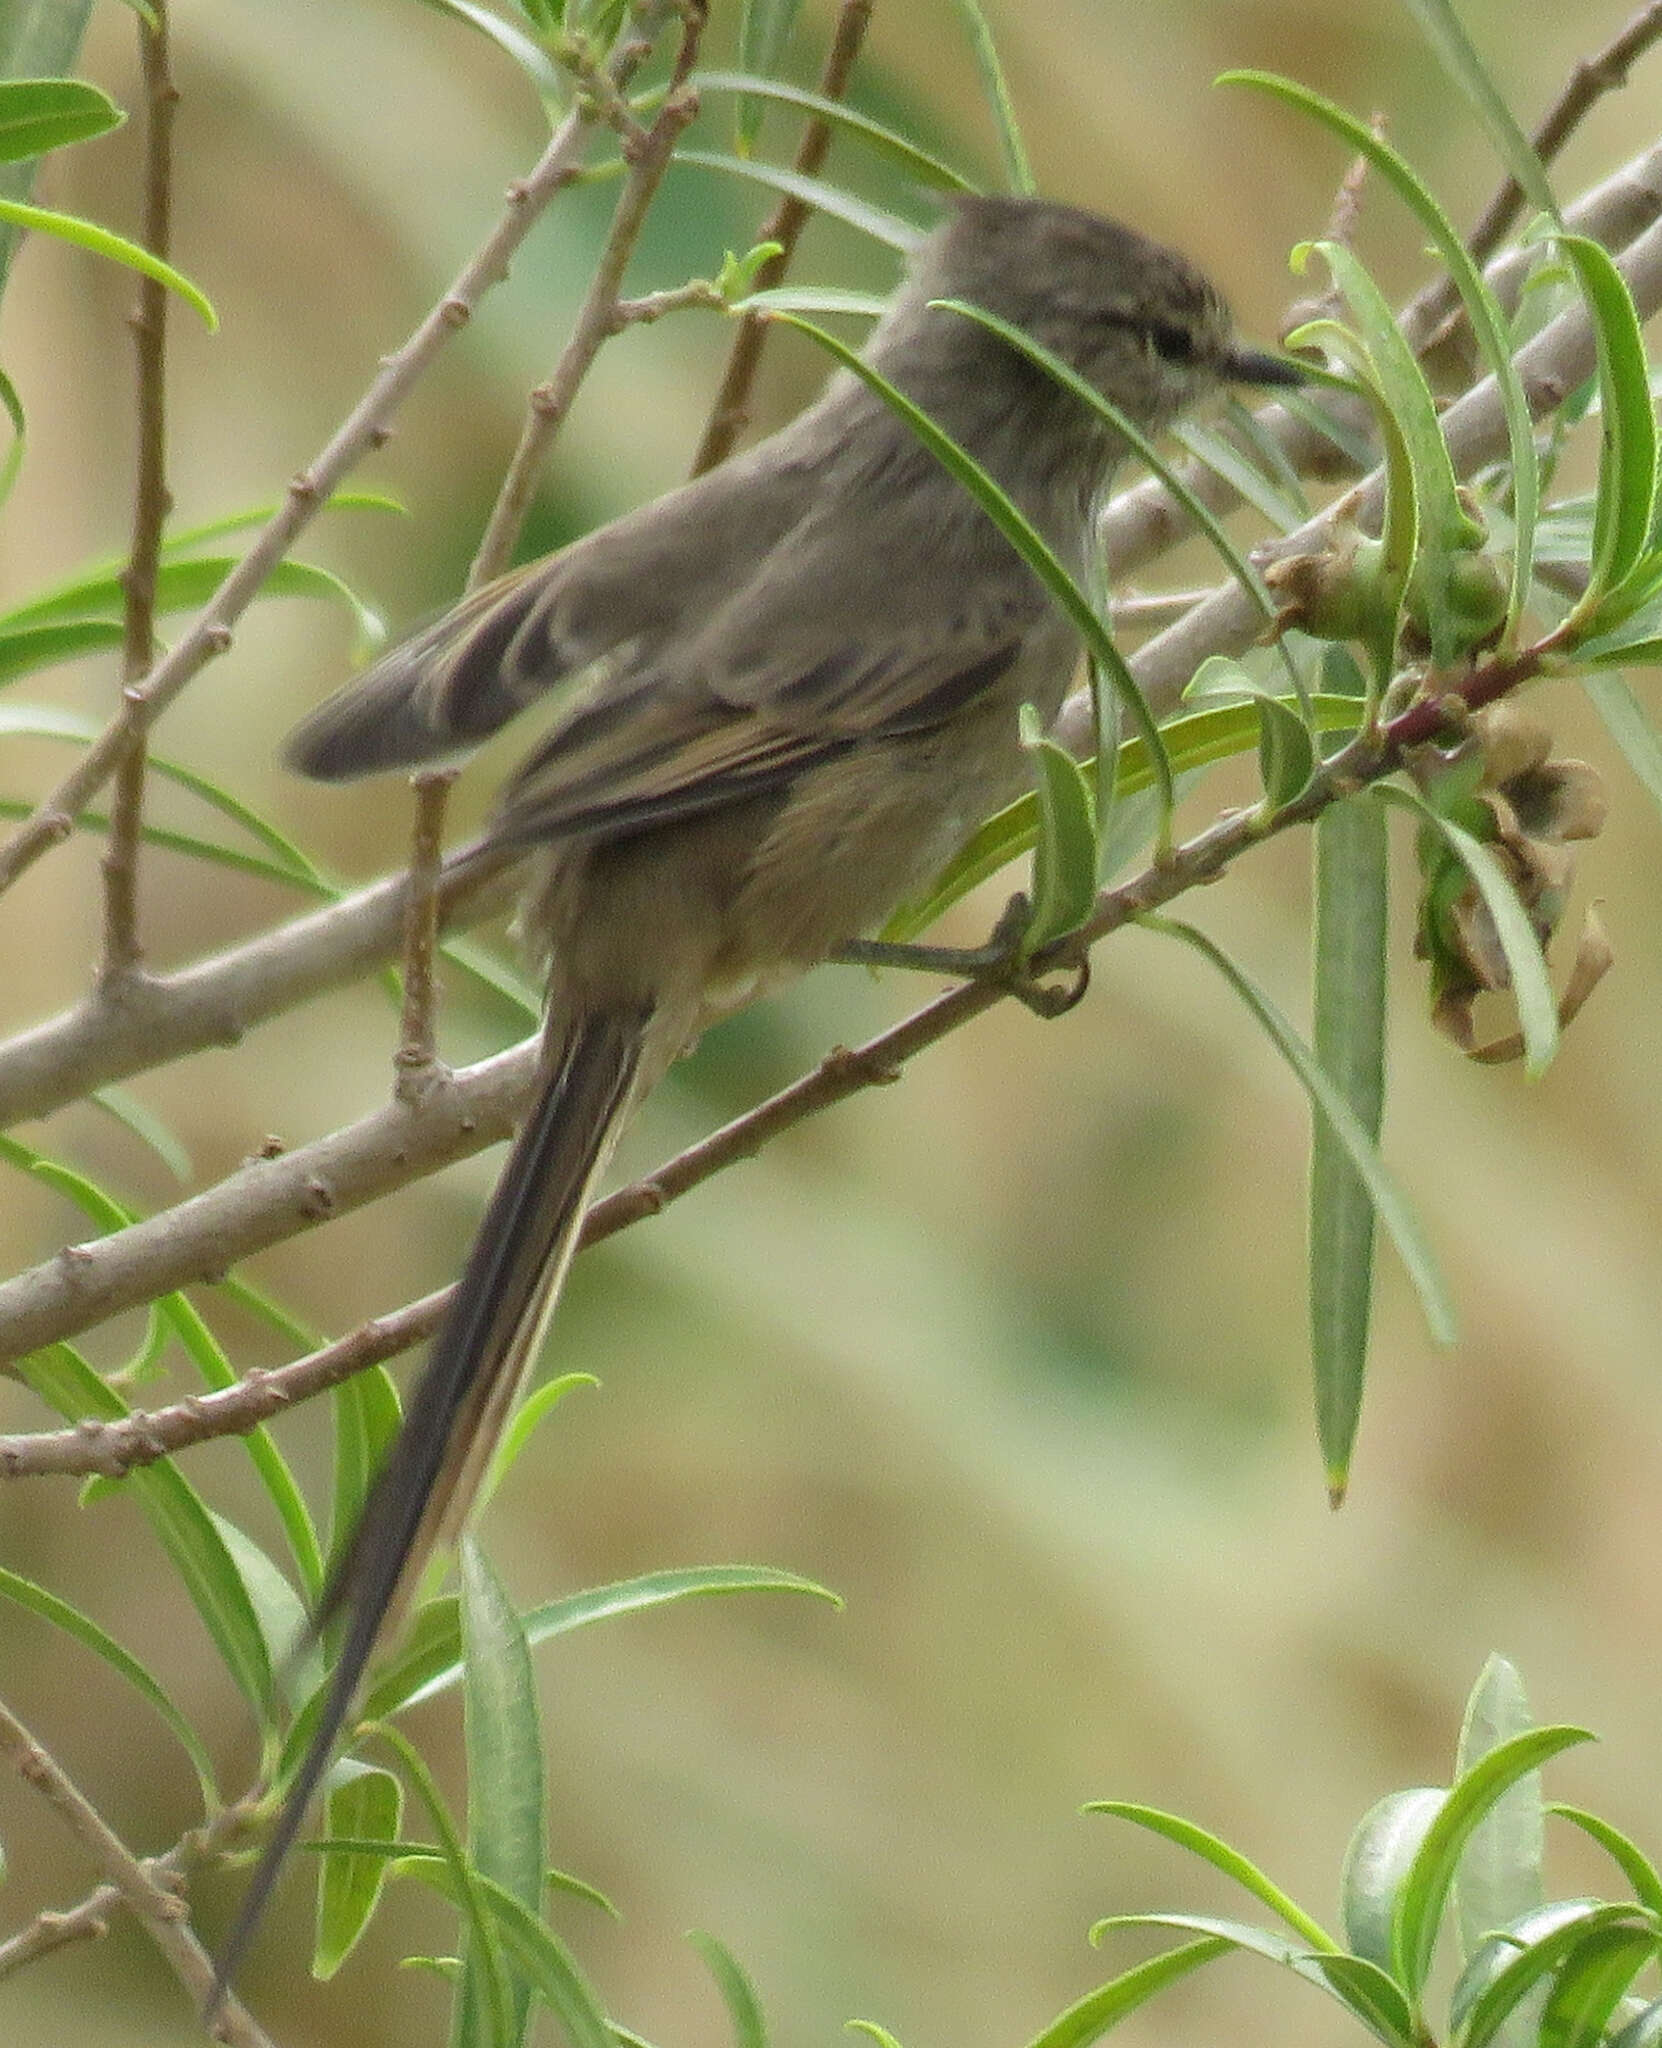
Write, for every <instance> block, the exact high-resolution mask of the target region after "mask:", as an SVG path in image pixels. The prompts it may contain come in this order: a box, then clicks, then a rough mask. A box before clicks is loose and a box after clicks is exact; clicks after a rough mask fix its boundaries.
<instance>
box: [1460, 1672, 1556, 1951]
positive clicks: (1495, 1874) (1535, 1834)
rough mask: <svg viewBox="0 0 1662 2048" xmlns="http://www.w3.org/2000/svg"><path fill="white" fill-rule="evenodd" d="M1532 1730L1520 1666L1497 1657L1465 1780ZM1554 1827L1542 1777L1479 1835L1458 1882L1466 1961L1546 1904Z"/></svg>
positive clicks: (1478, 1694)
mask: <svg viewBox="0 0 1662 2048" xmlns="http://www.w3.org/2000/svg"><path fill="white" fill-rule="evenodd" d="M1531 1726H1532V1722H1531V1718H1530V1712H1529V1700H1528V1696H1527V1695H1526V1694H1525V1692H1524V1684H1523V1679H1522V1677H1521V1676H1520V1675H1519V1672H1518V1668H1517V1666H1516V1665H1515V1664H1512V1663H1510V1662H1508V1660H1507V1659H1506V1658H1505V1657H1501V1656H1491V1657H1490V1658H1489V1659H1488V1661H1487V1662H1486V1663H1485V1664H1484V1666H1483V1669H1482V1671H1481V1672H1480V1673H1479V1674H1478V1680H1477V1683H1476V1685H1474V1686H1473V1687H1472V1693H1471V1698H1470V1699H1469V1700H1467V1702H1466V1714H1465V1719H1464V1721H1463V1722H1462V1723H1461V1728H1460V1746H1459V1749H1458V1750H1457V1751H1456V1754H1455V1766H1456V1771H1457V1774H1458V1775H1459V1776H1461V1777H1464V1776H1465V1774H1466V1773H1467V1772H1468V1771H1469V1770H1471V1769H1472V1767H1473V1766H1474V1765H1475V1764H1477V1763H1479V1762H1481V1760H1482V1759H1483V1758H1484V1757H1486V1756H1487V1755H1488V1754H1489V1752H1490V1751H1491V1750H1493V1749H1498V1748H1499V1747H1500V1745H1501V1744H1502V1743H1503V1742H1510V1741H1511V1740H1512V1738H1513V1737H1514V1736H1516V1735H1522V1734H1524V1733H1525V1731H1526V1730H1527V1729H1528V1728H1530V1727H1531ZM1545 1857H1546V1819H1545V1815H1544V1813H1543V1810H1542V1806H1541V1774H1540V1773H1539V1771H1530V1772H1528V1773H1527V1774H1526V1775H1525V1776H1523V1777H1521V1778H1520V1779H1519V1780H1518V1782H1517V1783H1516V1784H1515V1785H1514V1786H1512V1788H1511V1790H1510V1791H1507V1792H1503V1793H1502V1794H1501V1796H1500V1798H1499V1799H1497V1800H1496V1801H1495V1803H1494V1805H1493V1806H1492V1807H1491V1808H1490V1809H1489V1811H1488V1813H1487V1814H1485V1815H1484V1817H1483V1819H1482V1820H1481V1821H1479V1822H1478V1824H1477V1826H1476V1827H1475V1828H1474V1829H1473V1830H1472V1836H1471V1840H1470V1841H1469V1842H1468V1843H1467V1844H1466V1851H1465V1854H1464V1855H1463V1856H1462V1857H1461V1859H1460V1874H1459V1877H1458V1878H1457V1879H1456V1882H1455V1893H1454V1896H1455V1914H1456V1925H1457V1927H1458V1931H1459V1936H1460V1953H1461V1956H1462V1957H1463V1958H1464V1957H1470V1956H1471V1955H1473V1954H1474V1953H1475V1952H1476V1950H1477V1947H1478V1944H1479V1943H1480V1942H1481V1941H1482V1940H1483V1937H1484V1936H1485V1935H1486V1934H1488V1933H1489V1932H1490V1931H1491V1930H1492V1929H1493V1928H1496V1927H1507V1926H1510V1925H1511V1923H1512V1922H1513V1921H1514V1920H1518V1919H1521V1918H1522V1917H1523V1915H1524V1914H1526V1913H1532V1912H1534V1911H1536V1910H1537V1909H1538V1908H1539V1907H1540V1906H1541V1905H1542V1904H1544V1902H1545V1899H1546V1891H1545V1887H1544V1885H1543V1882H1542V1875H1541V1870H1542V1864H1543V1862H1544V1861H1545Z"/></svg>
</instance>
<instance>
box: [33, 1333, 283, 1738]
mask: <svg viewBox="0 0 1662 2048" xmlns="http://www.w3.org/2000/svg"><path fill="white" fill-rule="evenodd" d="M17 1370H18V1371H19V1373H20V1374H21V1375H22V1376H23V1378H24V1379H26V1380H27V1381H28V1383H29V1385H30V1386H31V1387H32V1388H33V1389H34V1391H35V1392H36V1393H37V1394H38V1395H39V1396H40V1398H41V1399H42V1400H43V1401H45V1402H46V1403H47V1404H48V1405H49V1406H50V1407H52V1408H55V1409H56V1410H57V1412H58V1413H59V1414H60V1415H61V1416H62V1417H63V1418H64V1420H65V1421H66V1422H79V1421H81V1420H82V1419H83V1418H84V1417H91V1418H92V1419H94V1420H96V1421H99V1422H119V1421H120V1420H121V1419H122V1418H123V1417H124V1416H126V1415H127V1414H128V1413H129V1412H130V1411H129V1409H128V1407H127V1404H126V1402H125V1401H123V1400H122V1399H121V1396H120V1395H119V1394H117V1393H116V1392H115V1391H114V1389H113V1388H111V1387H108V1386H106V1385H105V1384H104V1382H103V1381H102V1380H101V1379H100V1378H99V1377H98V1375H97V1373H95V1372H94V1371H93V1370H92V1368H91V1366H90V1365H88V1364H87V1362H86V1360H85V1359H84V1358H82V1357H81V1356H80V1355H79V1354H78V1353H77V1352H75V1351H74V1350H72V1349H71V1348H70V1346H69V1345H67V1344H54V1345H51V1346H50V1347H49V1348H48V1349H46V1350H45V1351H37V1352H36V1353H35V1354H34V1355H33V1356H32V1357H31V1358H28V1359H26V1360H24V1361H23V1362H22V1363H21V1364H20V1365H19V1366H18V1368H17ZM121 1483H122V1485H123V1486H128V1487H131V1488H132V1490H133V1492H134V1494H135V1496H136V1497H137V1498H138V1500H140V1501H141V1502H142V1503H143V1506H144V1510H145V1513H146V1514H147V1515H148V1517H149V1519H150V1523H151V1526H152V1527H153V1528H154V1530H155V1532H156V1535H157V1538H158V1539H159V1541H160V1542H161V1544H162V1547H163V1548H164V1549H165V1550H166V1552H167V1554H168V1557H169V1559H170V1560H171V1561H172V1564H173V1568H174V1570H175V1571H176V1572H177V1573H178V1574H179V1577H180V1580H181V1581H182V1582H183V1584H184V1587H185V1590H186V1592H187V1593H188V1594H189V1596H190V1599H191V1602H192V1604H193V1605H194V1606H195V1608H196V1611H197V1613H198V1614H199V1615H200V1616H201V1618H202V1623H203V1626H204V1627H205V1628H206V1629H207V1631H208V1634H209V1636H210V1637H211V1638H212V1640H213V1644H214V1647H215V1648H216V1649H217V1650H218V1651H219V1654H220V1656H221V1658H222V1659H223V1660H224V1663H225V1668H226V1669H227V1670H228V1671H229V1672H230V1674H231V1676H232V1678H233V1680H234V1681H235V1682H236V1685H237V1687H238V1689H239V1690H240V1692H241V1693H242V1695H243V1697H244V1698H245V1699H246V1700H247V1701H248V1703H249V1705H250V1706H251V1707H252V1708H253V1709H254V1712H255V1714H256V1716H257V1717H258V1719H259V1722H260V1725H261V1727H263V1728H268V1727H269V1726H270V1725H271V1721H272V1714H273V1700H274V1688H273V1684H272V1672H271V1658H270V1655H269V1653H268V1651H267V1649H266V1642H265V1636H264V1634H263V1633H262V1631H261V1628H260V1624H259V1621H258V1619H257V1617H256V1615H255V1613H254V1606H253V1602H252V1601H251V1600H250V1598H249V1595H248V1588H247V1587H246V1586H245V1585H244V1584H243V1581H242V1575H241V1573H240V1572H239V1571H238V1570H237V1568H236V1566H235V1564H234V1563H233V1562H232V1560H231V1556H230V1553H229V1552H228V1551H227V1550H226V1547H225V1542H224V1538H223V1537H222V1536H221V1535H220V1533H219V1529H218V1527H217V1526H216V1524H215V1522H214V1518H213V1516H212V1515H211V1514H210V1513H209V1512H208V1509H207V1506H206V1505H205V1503H204V1502H203V1500H202V1498H201V1496H200V1495H199V1494H198V1493H197V1491H196V1489H195V1488H194V1487H193V1486H191V1485H190V1483H189V1482H188V1481H187V1480H186V1479H185V1477H184V1476H183V1474H182V1473H181V1472H180V1471H179V1470H178V1468H177V1467H176V1466H175V1465H174V1464H173V1462H172V1461H171V1460H170V1459H162V1460H161V1461H160V1462H158V1463H157V1464H154V1465H146V1466H143V1467H141V1468H140V1469H138V1470H136V1471H134V1472H131V1473H129V1474H128V1476H127V1477H126V1478H125V1479H124V1480H123V1481H122V1482H121Z"/></svg>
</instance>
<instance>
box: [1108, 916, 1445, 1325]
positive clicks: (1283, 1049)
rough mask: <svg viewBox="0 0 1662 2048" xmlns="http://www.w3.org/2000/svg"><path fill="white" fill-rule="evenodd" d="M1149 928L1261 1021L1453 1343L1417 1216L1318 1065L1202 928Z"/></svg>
mask: <svg viewBox="0 0 1662 2048" xmlns="http://www.w3.org/2000/svg"><path fill="white" fill-rule="evenodd" d="M1138 922H1139V923H1141V924H1145V925H1147V926H1148V927H1149V929H1150V930H1153V931H1160V932H1165V933H1167V934H1169V935H1170V936H1171V937H1173V938H1179V939H1181V940H1182V941H1183V942H1184V944H1185V945H1189V946H1193V947H1194V949H1195V951H1196V952H1198V953H1201V954H1203V955H1204V956H1205V957H1206V958H1207V959H1208V960H1210V961H1211V962H1212V964H1213V966H1214V967H1216V968H1217V970H1218V972H1219V973H1220V974H1222V975H1223V977H1224V979H1225V980H1226V981H1227V982H1228V983H1229V985H1230V986H1231V987H1232V988H1233V989H1234V990H1235V992H1236V994H1237V995H1238V996H1239V997H1240V998H1241V1000H1242V1001H1243V1002H1244V1003H1245V1004H1246V1005H1247V1007H1248V1009H1249V1010H1251V1012H1252V1014H1253V1015H1254V1016H1255V1017H1256V1018H1257V1019H1258V1022H1259V1023H1260V1024H1261V1025H1262V1026H1263V1028H1264V1032H1265V1035H1266V1036H1267V1037H1268V1038H1269V1041H1270V1043H1271V1044H1272V1045H1273V1046H1274V1047H1275V1049H1276V1051H1277V1052H1279V1053H1280V1054H1281V1056H1282V1058H1283V1059H1284V1060H1285V1061H1286V1062H1287V1064H1288V1066H1290V1067H1291V1068H1292V1070H1293V1072H1294V1074H1295V1075H1296V1076H1297V1077H1298V1079H1299V1081H1300V1082H1301V1083H1302V1085H1303V1087H1304V1091H1305V1093H1306V1094H1307V1095H1308V1096H1309V1098H1310V1100H1311V1103H1312V1104H1313V1106H1314V1107H1315V1108H1316V1110H1317V1111H1318V1112H1319V1114H1320V1115H1321V1116H1322V1117H1324V1118H1325V1119H1326V1121H1327V1123H1328V1124H1329V1125H1330V1126H1331V1128H1332V1131H1333V1135H1334V1137H1335V1138H1336V1139H1337V1140H1338V1141H1339V1143H1340V1144H1341V1145H1342V1146H1343V1147H1344V1149H1345V1152H1346V1154H1347V1155H1348V1157H1349V1159H1350V1163H1351V1164H1352V1165H1353V1166H1354V1167H1355V1168H1356V1171H1357V1173H1358V1175H1359V1176H1360V1177H1361V1180H1362V1183H1363V1185H1364V1186H1365V1187H1366V1188H1367V1190H1368V1195H1369V1198H1370V1199H1371V1201H1372V1202H1373V1205H1374V1208H1375V1210H1376V1211H1377V1213H1378V1216H1379V1220H1380V1221H1381V1222H1382V1223H1383V1224H1384V1226H1385V1228H1386V1231H1387V1232H1388V1233H1389V1235H1390V1238H1391V1241H1392V1243H1393V1244H1394V1245H1395V1246H1396V1248H1397V1254H1398V1256H1399V1257H1400V1258H1401V1260H1402V1263H1403V1266H1404V1267H1405V1268H1406V1270H1407V1273H1408V1277H1409V1279H1410V1280H1411V1281H1412V1282H1413V1284H1414V1291H1415V1293H1416V1294H1417V1295H1418V1296H1419V1301H1420V1308H1421V1311H1422V1313H1423V1314H1424V1316H1425V1319H1426V1324H1427V1327H1428V1328H1429V1329H1430V1331H1431V1334H1432V1336H1433V1337H1435V1338H1436V1339H1437V1341H1438V1343H1439V1344H1452V1343H1453V1342H1454V1310H1453V1307H1452V1305H1451V1304H1450V1301H1449V1298H1448V1291H1447V1289H1446V1288H1445V1287H1444V1285H1443V1279H1442V1275H1441V1274H1440V1273H1439V1272H1438V1270H1437V1265H1436V1261H1435V1260H1434V1259H1433V1257H1432V1255H1431V1248H1430V1246H1429V1245H1428V1244H1427V1243H1426V1241H1425V1238H1424V1236H1423V1234H1422V1233H1421V1230H1420V1226H1419V1222H1418V1219H1417V1218H1416V1217H1415V1215H1414V1213H1413V1211H1412V1210H1411V1209H1410V1208H1409V1206H1408V1204H1407V1202H1406V1201H1405V1200H1404V1199H1403V1197H1402V1195H1401V1193H1400V1192H1399V1190H1398V1188H1397V1186H1396V1183H1395V1182H1394V1181H1393V1180H1392V1179H1391V1177H1390V1175H1389V1173H1387V1171H1386V1169H1385V1162H1384V1161H1383V1160H1382V1159H1381V1158H1380V1156H1379V1150H1378V1147H1377V1146H1376V1145H1375V1144H1374V1142H1373V1140H1372V1139H1371V1138H1370V1137H1369V1136H1368V1134H1367V1132H1366V1131H1365V1130H1364V1129H1363V1128H1362V1126H1361V1124H1360V1123H1359V1122H1358V1121H1357V1119H1356V1115H1355V1112H1354V1111H1353V1110H1352V1109H1351V1107H1350V1104H1349V1103H1348V1102H1346V1101H1345V1099H1344V1097H1343V1096H1342V1095H1341V1094H1340V1093H1339V1091H1338V1089H1336V1088H1335V1087H1334V1085H1333V1083H1332V1082H1331V1081H1330V1080H1329V1079H1328V1078H1327V1076H1326V1074H1325V1073H1323V1071H1322V1068H1321V1064H1320V1062H1319V1061H1318V1060H1317V1058H1316V1056H1315V1054H1314V1053H1313V1052H1312V1051H1311V1050H1310V1048H1309V1046H1307V1045H1306V1044H1305V1043H1304V1041H1303V1039H1302V1038H1300V1037H1299V1035H1298V1033H1297V1032H1296V1031H1295V1030H1294V1029H1293V1027H1292V1026H1291V1025H1290V1024H1289V1023H1288V1022H1287V1020H1286V1018H1285V1017H1284V1016H1283V1015H1282V1014H1281V1012H1280V1010H1279V1009H1277V1007H1276V1006H1275V1004H1274V1003H1272V1002H1271V1001H1270V999H1269V997H1268V996H1267V995H1266V994H1265V992H1264V991H1263V990H1262V989H1261V988H1260V987H1259V986H1258V984H1257V983H1256V982H1255V981H1254V980H1253V979H1252V978H1251V976H1250V975H1248V974H1246V973H1245V972H1244V971H1243V970H1242V969H1241V968H1240V967H1238V966H1237V965H1236V964H1235V962H1234V961H1233V960H1231V959H1230V958H1229V956H1228V954H1227V953H1225V952H1224V951H1223V950H1222V948H1221V947H1219V946H1218V945H1216V944H1215V943H1214V942H1213V941H1212V940H1211V939H1209V938H1207V936H1206V935H1205V933H1204V932H1201V931H1198V930H1197V929H1196V928H1195V927H1194V926H1193V925H1190V924H1184V923H1183V922H1182V921H1181V920H1180V919H1177V918H1167V917H1156V916H1153V915H1152V914H1149V915H1145V916H1143V917H1142V918H1140V919H1139V920H1138Z"/></svg>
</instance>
